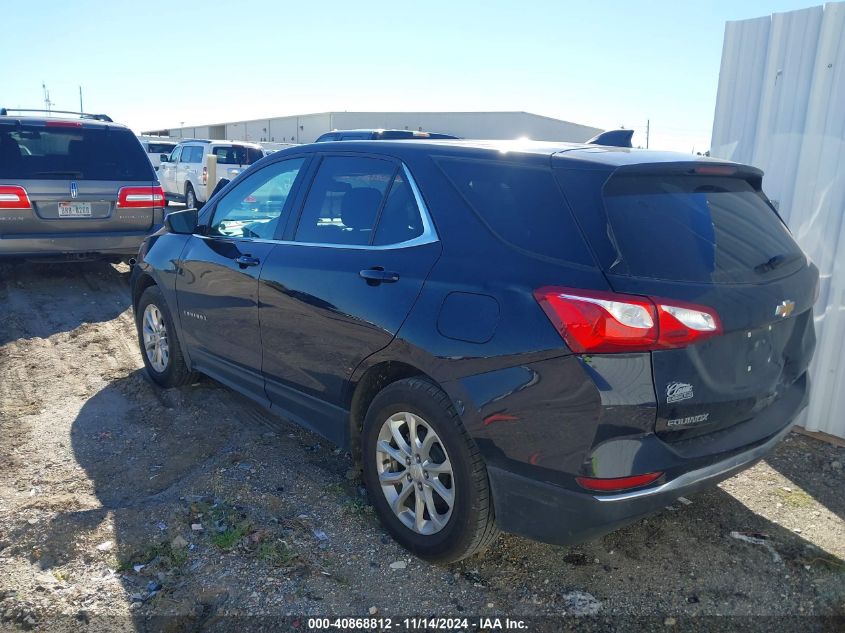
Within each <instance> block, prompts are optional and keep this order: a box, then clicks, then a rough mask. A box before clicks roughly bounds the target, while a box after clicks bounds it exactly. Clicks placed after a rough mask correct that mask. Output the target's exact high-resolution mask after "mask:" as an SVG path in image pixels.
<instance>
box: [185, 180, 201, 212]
mask: <svg viewBox="0 0 845 633" xmlns="http://www.w3.org/2000/svg"><path fill="white" fill-rule="evenodd" d="M200 207H202V204H200V202H199V200H197V194H196V193H195V192H194V186H193V185H192V184H191V183H188V184H187V185H186V186H185V208H186V209H199V208H200Z"/></svg>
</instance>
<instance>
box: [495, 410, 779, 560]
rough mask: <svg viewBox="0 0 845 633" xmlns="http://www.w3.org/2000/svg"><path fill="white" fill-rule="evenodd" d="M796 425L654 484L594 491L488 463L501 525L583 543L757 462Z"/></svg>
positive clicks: (550, 539) (558, 542)
mask: <svg viewBox="0 0 845 633" xmlns="http://www.w3.org/2000/svg"><path fill="white" fill-rule="evenodd" d="M791 429H792V423H791V422H790V423H789V424H787V425H786V426H785V427H784V428H782V429H781V430H780V431H778V432H777V433H775V434H774V435H773V436H771V437H770V438H768V439H766V440H765V441H763V442H762V443H760V444H758V445H756V446H754V447H753V448H749V449H747V450H744V451H742V452H739V453H736V454H733V455H731V456H730V457H726V458H724V459H721V460H719V461H717V462H714V463H711V464H709V465H707V466H704V467H701V468H697V469H695V470H690V471H688V472H685V473H683V474H681V475H679V476H677V477H675V478H674V479H671V480H669V481H667V482H665V483H663V484H661V485H659V486H655V487H653V488H644V489H640V490H634V491H630V492H625V493H621V494H612V495H592V494H589V493H579V492H574V491H572V490H568V489H566V488H562V487H560V486H557V485H555V484H551V483H547V482H544V481H538V480H535V479H531V478H528V477H525V476H523V475H518V474H515V473H512V472H509V471H506V470H503V469H500V468H496V467H490V468H488V472H489V476H490V485H491V487H492V489H493V499H494V505H495V508H496V519H497V522H498V524H499V527H500V528H501V529H502V530H504V531H505V532H511V533H513V534H518V535H520V536H524V537H527V538H531V539H534V540H538V541H543V542H545V543H551V544H554V545H572V544H575V543H580V542H583V541H586V540H589V539H592V538H595V537H598V536H601V535H603V534H606V533H608V532H612V531H613V530H615V529H617V528H620V527H622V526H624V525H626V524H628V523H631V522H633V521H635V520H636V519H638V518H640V517H643V516H645V515H647V514H650V513H652V512H654V511H656V510H659V509H661V508H663V507H665V506H667V505H670V504H672V503H673V502H674V501H675V500H677V498H678V497H682V496H686V495H691V494H693V493H695V492H697V491H699V490H701V489H703V488H707V487H710V486H714V485H715V484H717V483H718V482H720V481H722V480H724V479H727V478H728V477H731V476H732V475H734V474H736V473H738V472H740V471H741V470H744V469H746V468H749V467H750V466H753V465H754V464H755V463H756V462H757V461H759V460H760V459H762V458H763V457H765V456H766V454H768V453H769V452H770V451H771V450H772V449H773V448H774V447H775V446H776V445H777V444H778V442H780V441H781V440H782V439H783V438H784V436H786V435H787V434H788V433H789V431H790V430H791Z"/></svg>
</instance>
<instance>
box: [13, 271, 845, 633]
mask: <svg viewBox="0 0 845 633" xmlns="http://www.w3.org/2000/svg"><path fill="white" fill-rule="evenodd" d="M0 425H1V426H2V428H0V628H4V627H5V628H8V629H15V628H19V627H22V628H35V629H37V630H58V629H66V630H104V631H106V630H130V631H131V630H138V631H147V630H149V631H153V630H156V631H158V630H165V631H193V630H214V631H217V630H220V631H223V630H235V629H239V630H244V624H243V621H242V620H238V618H237V617H235V616H244V615H250V616H256V617H258V616H267V617H274V616H291V617H296V618H299V617H302V616H308V615H326V614H333V615H347V616H371V615H375V616H376V617H385V616H394V617H399V616H412V615H413V616H432V615H442V616H451V617H471V618H473V619H474V621H477V619H478V617H479V616H491V617H497V616H498V617H504V616H510V617H512V618H513V617H525V618H534V620H533V622H534V623H535V625H534V629H536V630H539V627H540V625H541V624H542V623H543V622H548V620H543V619H542V617H543V616H559V615H564V614H565V615H570V616H592V617H585V618H581V620H580V624H582V625H584V626H588V625H595V626H599V627H601V626H602V625H604V626H606V627H614V628H615V627H616V626H619V627H620V628H625V627H623V626H621V624H623V623H627V624H628V627H627V628H629V629H630V628H636V627H641V626H644V625H649V626H652V625H653V627H654V629H653V630H672V629H674V628H676V627H677V628H678V629H679V630H684V629H683V626H682V625H684V624H687V625H689V624H690V623H696V622H698V623H699V625H700V626H699V628H701V627H702V626H703V627H704V628H705V629H708V630H716V629H718V628H719V627H721V626H727V627H728V628H734V627H739V626H742V627H745V628H758V629H760V630H783V629H785V628H786V629H788V628H790V627H789V626H786V625H787V624H789V625H790V626H791V627H793V628H795V630H832V629H831V627H834V628H835V624H834V623H833V621H832V620H824V619H820V618H814V617H811V616H840V617H841V616H844V615H845V472H843V468H842V465H843V463H845V449H842V448H837V447H834V446H831V445H829V444H825V443H822V442H819V441H817V440H814V439H811V438H808V437H806V436H802V435H797V434H792V435H791V436H790V437H789V438H788V439H787V440H786V441H784V442H783V443H782V445H781V446H780V447H779V448H778V449H777V451H776V452H775V453H774V454H773V455H772V456H770V457H769V458H768V459H766V460H765V461H764V462H761V463H760V464H759V465H757V466H756V467H754V468H752V469H751V470H748V471H746V472H744V473H742V474H740V475H738V476H736V477H734V478H732V479H730V480H728V481H726V482H725V483H723V484H722V485H721V486H719V487H718V488H715V489H713V490H711V491H708V492H705V493H702V494H700V495H697V496H695V497H692V498H691V499H689V500H681V501H679V502H677V503H675V504H674V505H673V506H671V507H668V508H666V509H665V510H664V511H662V512H661V513H660V514H659V515H656V516H653V517H651V518H648V519H645V520H642V521H640V522H638V523H636V524H634V525H632V526H630V527H628V528H626V529H624V530H621V531H618V532H615V533H613V534H610V535H608V536H606V537H604V538H602V539H599V540H596V541H594V542H591V543H588V544H586V545H583V546H579V547H573V548H557V547H551V546H547V545H542V544H539V543H533V542H529V541H526V540H523V539H520V538H516V537H512V536H507V535H505V536H502V537H501V538H500V539H499V540H498V541H497V542H496V543H495V545H494V546H493V547H492V548H491V549H490V550H489V551H488V552H487V553H486V554H484V555H482V556H478V557H475V558H473V559H470V560H467V561H464V562H462V563H459V564H455V565H452V566H449V567H438V566H434V565H430V564H427V563H424V562H421V561H419V560H417V559H414V558H413V557H411V556H409V555H408V554H407V552H405V551H404V550H402V549H401V548H400V547H398V546H397V545H396V544H395V543H394V542H393V541H392V540H391V539H390V538H389V537H388V536H387V535H386V533H385V531H384V530H382V529H381V527H380V526H379V524H378V522H377V521H376V519H375V517H374V516H373V514H372V511H371V508H370V507H369V506H368V505H367V504H366V500H365V499H366V497H365V492H364V491H363V490H362V489H361V488H360V486H359V482H357V481H355V480H354V479H349V478H347V471H348V470H349V468H350V465H351V461H350V459H349V456H348V455H345V454H342V453H340V451H338V450H336V449H335V447H333V446H332V445H330V444H328V443H327V442H325V441H323V440H321V439H320V438H318V437H317V436H314V435H312V434H310V433H308V432H306V431H303V430H301V429H299V428H298V427H295V426H294V425H292V424H289V423H287V422H285V421H284V420H281V419H279V418H277V417H275V416H274V415H272V414H270V413H268V412H265V411H264V410H263V409H261V408H259V407H257V406H255V405H253V404H251V403H250V402H249V401H247V400H245V399H244V398H242V397H240V396H238V395H237V394H235V393H234V392H232V391H230V390H229V389H227V388H225V387H223V386H221V385H219V384H217V383H215V382H214V381H212V380H210V379H203V380H200V381H199V382H198V383H197V384H194V385H191V386H188V387H185V388H182V389H172V390H168V391H162V390H160V389H158V388H157V387H155V386H153V385H152V384H151V383H150V382H149V381H148V380H147V379H146V378H145V375H144V372H143V370H142V363H141V357H140V355H139V351H138V347H137V344H136V339H135V332H134V324H133V316H132V310H131V307H130V300H129V288H128V268H127V267H126V266H121V265H115V266H112V265H107V264H94V263H91V264H78V265H72V266H71V265H66V266H50V265H32V264H26V265H12V264H2V265H0ZM737 537H749V538H750V539H751V540H750V541H749V540H743V539H742V538H737ZM691 616H741V617H737V618H709V619H708V618H695V619H693V618H691ZM750 616H755V617H750ZM256 622H261V620H256V621H253V623H256ZM286 622H288V624H287V625H286V626H287V627H288V628H291V627H292V628H296V627H300V629H301V630H308V627H307V625H306V620H305V619H303V620H294V621H293V623H292V624H291V623H290V622H291V621H290V620H287V621H286ZM701 623H707V624H706V626H705V625H703V624H701ZM561 626H562V625H561V624H559V623H558V624H555V625H552V627H553V628H552V630H554V627H557V628H558V630H559V629H560V628H561ZM588 628H589V627H588ZM688 628H689V627H687V628H686V630H688ZM268 630H269V629H268ZM529 630H532V629H529Z"/></svg>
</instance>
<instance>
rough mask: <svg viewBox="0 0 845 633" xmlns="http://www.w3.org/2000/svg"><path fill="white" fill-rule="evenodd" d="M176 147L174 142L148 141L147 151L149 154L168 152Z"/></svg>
mask: <svg viewBox="0 0 845 633" xmlns="http://www.w3.org/2000/svg"><path fill="white" fill-rule="evenodd" d="M174 147H176V143H150V144H149V145H148V146H147V152H148V153H150V154H169V153H170V152H172V151H173V148H174Z"/></svg>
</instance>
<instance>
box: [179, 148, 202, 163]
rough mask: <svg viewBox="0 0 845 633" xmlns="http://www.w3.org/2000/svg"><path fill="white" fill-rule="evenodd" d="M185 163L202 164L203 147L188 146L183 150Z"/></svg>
mask: <svg viewBox="0 0 845 633" xmlns="http://www.w3.org/2000/svg"><path fill="white" fill-rule="evenodd" d="M182 162H183V163H200V162H202V147H200V146H199V145H188V146H187V147H185V149H183V150H182Z"/></svg>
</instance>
